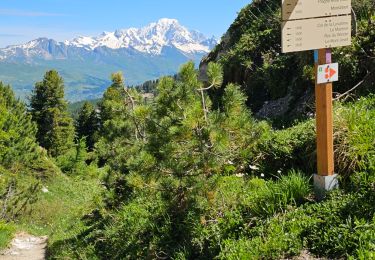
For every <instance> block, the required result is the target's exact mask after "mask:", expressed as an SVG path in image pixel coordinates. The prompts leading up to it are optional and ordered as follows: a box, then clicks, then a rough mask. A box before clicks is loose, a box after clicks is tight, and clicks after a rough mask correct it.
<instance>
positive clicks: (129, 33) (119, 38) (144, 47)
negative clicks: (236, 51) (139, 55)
mask: <svg viewBox="0 0 375 260" xmlns="http://www.w3.org/2000/svg"><path fill="white" fill-rule="evenodd" d="M207 40H210V39H208V38H207V37H205V36H204V35H203V34H201V33H199V32H197V31H190V30H188V29H187V28H186V27H184V26H182V25H180V23H179V22H178V21H177V20H175V19H168V18H163V19H160V20H159V21H158V22H156V23H151V24H149V25H148V26H146V27H143V28H140V29H138V28H129V29H123V30H117V31H115V32H104V33H102V34H101V35H99V36H98V37H84V36H81V37H78V38H76V39H73V40H71V41H66V42H65V44H66V45H68V46H76V47H83V48H85V49H88V50H94V49H95V48H97V47H102V46H105V47H108V48H111V49H119V48H134V49H136V50H138V51H140V52H144V53H149V54H153V55H159V54H160V53H161V51H162V49H163V47H165V46H174V47H176V48H177V49H179V50H181V51H183V52H185V53H195V52H209V51H210V49H211V48H212V46H209V45H207V44H205V42H207Z"/></svg>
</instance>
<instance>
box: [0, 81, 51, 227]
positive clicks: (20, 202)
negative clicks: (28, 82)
mask: <svg viewBox="0 0 375 260" xmlns="http://www.w3.org/2000/svg"><path fill="white" fill-rule="evenodd" d="M35 134H36V127H35V124H34V123H33V122H32V121H31V117H30V115H29V114H28V113H27V111H26V107H25V105H24V104H23V103H22V102H20V101H19V100H17V99H16V98H15V96H14V94H13V92H12V90H11V88H10V87H9V86H4V85H3V84H2V83H0V219H1V220H5V221H10V220H14V219H15V218H17V217H19V216H20V215H22V214H25V213H27V212H28V211H30V210H31V207H30V206H31V204H33V203H34V202H35V201H36V199H37V192H36V191H37V190H38V189H39V188H40V182H41V181H42V180H43V179H45V178H48V177H51V176H53V175H54V174H55V173H56V172H57V171H58V170H57V168H56V166H55V165H54V164H53V163H52V162H51V161H50V160H49V159H48V157H47V155H46V153H45V151H44V150H42V149H41V148H40V147H39V146H38V145H37V143H36V138H35Z"/></svg>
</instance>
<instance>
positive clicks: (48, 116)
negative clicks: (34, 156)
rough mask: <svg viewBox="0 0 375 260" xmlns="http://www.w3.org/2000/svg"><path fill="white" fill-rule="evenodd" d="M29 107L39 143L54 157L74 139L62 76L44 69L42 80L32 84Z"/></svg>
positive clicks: (68, 146) (61, 152) (63, 151)
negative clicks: (33, 87) (33, 86)
mask: <svg viewBox="0 0 375 260" xmlns="http://www.w3.org/2000/svg"><path fill="white" fill-rule="evenodd" d="M30 106H31V114H32V118H33V121H34V122H36V124H37V126H38V131H37V140H38V142H39V143H40V145H41V146H43V147H44V148H46V149H47V151H48V153H49V154H50V155H52V156H54V157H56V156H58V155H61V154H63V153H65V152H66V151H67V150H69V148H71V147H72V145H73V138H74V127H73V120H72V118H71V117H70V116H69V114H68V112H67V103H66V101H65V99H64V83H63V79H62V78H61V77H60V76H59V74H58V73H57V72H56V71H54V70H51V71H47V72H46V74H45V76H44V79H43V81H41V82H38V83H36V84H35V89H34V91H33V94H32V96H31V99H30Z"/></svg>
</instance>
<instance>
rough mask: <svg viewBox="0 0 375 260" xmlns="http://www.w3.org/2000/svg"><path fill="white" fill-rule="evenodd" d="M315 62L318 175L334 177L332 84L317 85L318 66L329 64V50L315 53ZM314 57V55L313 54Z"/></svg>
mask: <svg viewBox="0 0 375 260" xmlns="http://www.w3.org/2000/svg"><path fill="white" fill-rule="evenodd" d="M317 52H318V53H317V57H316V58H317V61H315V73H316V74H315V76H316V80H315V103H316V136H317V138H316V143H317V149H316V153H317V163H318V165H317V166H318V175H320V176H332V175H334V171H335V170H334V156H333V153H334V152H333V109H332V83H324V84H317V75H318V65H322V64H327V63H331V62H332V61H331V50H330V49H320V50H318V51H317ZM315 55H316V54H315Z"/></svg>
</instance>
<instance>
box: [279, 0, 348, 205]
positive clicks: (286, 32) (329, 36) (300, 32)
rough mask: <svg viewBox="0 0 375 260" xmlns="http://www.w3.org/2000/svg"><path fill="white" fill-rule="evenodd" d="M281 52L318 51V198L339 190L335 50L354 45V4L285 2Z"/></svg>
mask: <svg viewBox="0 0 375 260" xmlns="http://www.w3.org/2000/svg"><path fill="white" fill-rule="evenodd" d="M281 27H282V37H281V38H282V42H281V44H282V52H284V53H286V52H296V51H305V50H315V51H314V60H315V103H316V135H317V137H316V143H317V145H316V153H317V174H314V187H315V191H316V195H317V197H318V198H319V199H320V198H323V197H324V195H325V193H326V191H329V190H332V189H333V188H335V187H337V185H338V181H337V175H336V174H335V170H334V151H333V109H332V81H337V80H338V64H331V63H332V58H331V49H330V48H332V47H340V46H346V45H350V44H351V0H282V24H281Z"/></svg>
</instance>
